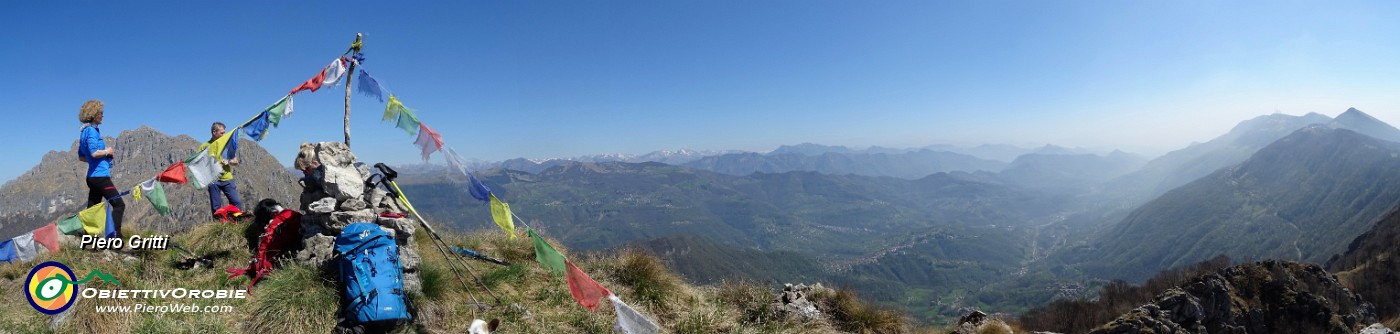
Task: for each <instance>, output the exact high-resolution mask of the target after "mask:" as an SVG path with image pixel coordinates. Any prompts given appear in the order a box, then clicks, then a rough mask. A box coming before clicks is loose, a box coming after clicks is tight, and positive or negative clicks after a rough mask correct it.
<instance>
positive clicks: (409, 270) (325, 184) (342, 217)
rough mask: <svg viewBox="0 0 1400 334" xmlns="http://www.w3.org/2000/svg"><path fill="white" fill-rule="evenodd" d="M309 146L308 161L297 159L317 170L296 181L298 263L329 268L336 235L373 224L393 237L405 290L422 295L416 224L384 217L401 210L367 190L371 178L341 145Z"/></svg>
mask: <svg viewBox="0 0 1400 334" xmlns="http://www.w3.org/2000/svg"><path fill="white" fill-rule="evenodd" d="M310 146H311V147H310V149H311V156H309V157H298V160H303V159H306V160H309V162H310V163H311V165H312V166H317V167H315V168H314V169H312V171H311V172H310V173H309V174H308V175H305V176H304V177H303V178H302V179H301V181H300V183H301V184H302V193H301V208H302V211H304V212H306V214H305V216H303V217H302V231H301V232H302V239H303V240H302V243H303V249H302V251H301V252H299V253H297V261H298V262H301V263H303V264H306V265H311V266H316V267H320V268H330V267H331V266H330V265H329V263H328V262H329V261H330V260H331V259H333V258H334V256H335V254H334V253H335V237H336V236H337V235H339V234H340V230H341V229H344V228H345V226H347V225H350V224H354V223H359V222H370V223H375V224H378V225H379V226H380V228H383V229H384V230H385V231H388V232H389V233H390V234H392V235H393V236H394V241H395V243H396V244H398V245H399V263H400V264H401V265H402V266H403V270H404V275H403V281H404V289H405V290H407V291H410V292H420V291H422V281H421V280H420V279H419V277H418V265H419V263H420V262H422V260H421V258H420V257H419V256H418V252H417V251H414V250H413V247H412V245H413V235H414V233H415V232H416V231H417V229H416V228H415V227H416V226H417V224H418V223H417V221H416V220H414V219H412V218H407V217H386V216H396V215H399V214H404V213H405V211H406V210H404V209H403V208H402V207H401V206H400V205H399V204H398V202H396V201H395V200H394V199H393V198H392V197H389V195H388V193H386V192H385V191H383V190H379V189H377V187H370V186H368V185H367V183H368V181H369V180H370V177H371V176H372V175H374V173H373V172H372V171H371V170H370V169H369V166H367V165H366V164H364V163H362V162H359V160H358V159H356V158H355V154H354V153H351V152H350V149H349V148H347V147H346V146H345V144H343V143H339V142H323V143H317V144H310ZM371 203H373V204H372V205H371ZM386 214H387V215H386Z"/></svg>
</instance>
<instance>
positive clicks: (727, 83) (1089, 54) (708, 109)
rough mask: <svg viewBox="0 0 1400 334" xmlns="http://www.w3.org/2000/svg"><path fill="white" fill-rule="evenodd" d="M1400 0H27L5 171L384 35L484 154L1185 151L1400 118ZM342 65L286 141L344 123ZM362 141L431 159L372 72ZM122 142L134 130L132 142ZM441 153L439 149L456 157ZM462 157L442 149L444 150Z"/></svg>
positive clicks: (174, 120)
mask: <svg viewBox="0 0 1400 334" xmlns="http://www.w3.org/2000/svg"><path fill="white" fill-rule="evenodd" d="M1397 7H1400V5H1397V3H1395V2H1384V1H1377V2H1327V3H1322V2H1302V1H1267V2H1265V1H1258V2H1253V1H1228V2H1226V1H1169V2H1168V1H1160V2H1120V1H1066V2H1058V1H1057V2H1051V1H1025V2H1002V1H874V2H859V1H723V0H721V1H694V2H680V1H587V2H584V1H560V2H543V1H450V2H430V3H429V2H424V3H413V4H389V3H384V2H356V1H338V2H301V1H293V2H278V3H273V2H254V3H241V2H236V3H235V2H204V1H187V2H175V1H162V2H144V1H136V2H127V1H120V2H113V1H100V2H83V3H69V2H59V3H49V2H32V1H31V2H20V3H11V4H8V5H7V6H6V9H5V10H4V11H0V31H3V33H0V78H3V79H0V115H3V116H5V117H7V118H8V119H9V124H10V125H9V126H8V127H7V130H6V131H3V133H0V142H4V143H7V145H5V146H4V147H5V148H4V153H5V154H4V155H5V162H4V163H0V180H8V179H12V178H14V177H15V176H17V175H19V174H20V173H23V172H24V171H25V170H27V169H28V168H29V167H31V166H33V164H35V163H37V162H38V160H39V158H40V157H41V156H42V155H43V154H44V153H45V152H48V151H50V150H65V149H67V148H68V147H69V145H70V144H71V143H72V141H73V140H74V139H75V138H76V137H77V126H78V124H77V121H76V114H77V109H78V107H79V106H80V105H81V104H82V102H83V101H85V100H88V99H93V98H96V99H102V100H104V101H105V103H106V105H107V108H106V109H107V119H106V124H104V126H103V130H104V132H105V133H107V134H112V135H115V134H116V133H117V132H118V131H120V130H123V129H132V128H135V127H138V126H140V125H150V126H152V127H155V128H156V129H158V130H160V131H162V132H165V133H167V134H172V135H174V134H188V135H191V136H194V137H196V138H200V139H205V138H206V137H207V133H208V130H207V128H208V124H209V123H210V122H213V121H223V122H225V123H233V122H240V121H243V120H246V119H248V118H249V117H251V116H253V115H254V114H256V113H257V112H258V111H260V110H261V109H262V108H264V107H266V106H267V105H268V104H271V103H272V102H274V101H275V100H277V99H278V98H280V97H281V96H282V95H284V94H285V93H286V92H287V91H288V90H290V89H291V88H292V87H294V86H296V85H297V84H299V83H300V82H302V81H304V80H306V79H308V78H309V77H311V76H312V75H314V74H315V72H316V71H317V70H319V69H320V68H321V67H322V66H325V64H326V63H328V62H330V60H331V59H333V58H334V57H336V56H338V55H340V53H341V52H343V51H344V50H345V48H346V47H347V46H348V43H349V42H350V41H351V40H352V39H353V37H354V34H355V33H356V32H362V33H364V34H365V36H366V37H365V38H366V40H365V54H366V56H367V58H368V60H367V61H366V62H365V66H366V67H367V68H368V69H369V72H370V74H372V75H373V76H375V77H376V78H377V79H378V80H379V81H380V82H381V83H383V84H385V85H386V86H388V88H389V89H391V90H392V91H393V92H395V93H396V94H398V95H399V96H400V97H401V99H402V101H403V102H404V103H405V104H406V105H408V106H409V107H410V108H414V109H416V110H418V112H419V116H420V118H421V119H422V120H423V122H424V123H427V124H428V125H429V126H432V127H434V128H436V129H438V130H439V131H441V132H442V134H443V137H444V139H445V140H446V141H447V144H448V146H451V147H455V148H456V150H457V151H458V152H460V153H462V154H463V155H464V156H466V157H470V158H478V159H484V160H503V159H509V158H515V157H527V158H546V157H567V156H576V155H584V154H597V153H618V152H620V153H645V152H649V151H654V150H661V149H678V148H692V149H742V150H753V151H766V150H771V149H773V148H775V147H777V146H779V145H783V144H796V143H802V142H814V143H821V144H831V145H848V146H868V145H881V146H892V147H912V146H923V145H929V144H935V143H954V144H981V143H1006V144H1016V145H1027V146H1029V145H1043V144H1046V143H1053V144H1058V145H1065V146H1084V147H1099V148H1124V149H1127V150H1130V151H1138V152H1148V153H1161V152H1164V151H1166V150H1170V149H1175V148H1180V147H1183V146H1185V145H1187V144H1189V143H1190V142H1192V141H1204V140H1208V139H1210V138H1212V137H1214V136H1217V135H1219V134H1221V133H1224V132H1225V131H1227V130H1228V129H1229V128H1230V127H1231V126H1233V125H1234V124H1235V123H1237V122H1239V121H1241V120H1243V119H1247V118H1250V117H1253V116H1257V115H1262V114H1268V113H1273V112H1275V111H1278V112H1283V113H1288V114H1295V115H1296V114H1302V113H1306V112H1320V113H1323V114H1326V115H1329V116H1334V115H1336V114H1338V113H1340V112H1341V111H1343V110H1345V109H1346V108H1348V107H1357V108H1359V109H1361V110H1363V111H1366V112H1368V113H1370V114H1372V115H1373V116H1376V117H1377V118H1380V119H1381V120H1383V121H1387V122H1391V123H1400V34H1396V33H1395V32H1397V31H1400V23H1397V22H1400V21H1397V20H1395V19H1394V18H1395V17H1400V15H1397V14H1400V11H1397ZM343 94H344V90H343V88H339V87H338V88H335V89H331V90H329V91H326V90H322V91H318V92H315V93H302V94H298V95H297V97H296V111H295V113H294V114H293V116H292V117H291V118H289V119H287V120H286V121H284V122H283V124H282V127H280V128H278V129H275V130H273V131H272V132H271V134H270V135H269V138H268V139H266V140H265V141H263V143H262V144H263V146H265V147H267V148H268V149H269V150H270V151H271V152H272V153H273V154H274V155H276V156H277V157H278V158H279V159H280V160H282V162H283V163H284V164H289V163H290V160H291V158H292V157H293V156H294V155H295V150H296V147H297V145H298V144H300V143H301V142H306V141H339V140H341V138H342V135H341V115H342V99H343V98H344V96H343ZM353 99H354V102H353V104H352V109H353V110H354V118H353V119H352V121H351V126H352V129H351V135H352V140H353V142H352V144H353V146H354V151H355V152H356V154H357V155H359V156H360V157H361V158H362V160H367V161H372V162H378V161H385V162H391V163H416V162H418V161H419V159H418V157H417V153H416V152H415V147H414V146H412V144H411V142H412V140H413V138H411V137H408V136H407V135H406V134H404V133H403V132H400V131H399V130H397V129H395V128H394V127H393V125H392V124H391V123H385V122H381V121H380V120H379V117H380V115H381V114H382V110H383V107H384V106H383V104H381V103H379V102H377V101H374V100H373V99H370V98H367V97H364V96H361V95H356V96H354V97H353ZM118 149H120V148H118ZM435 159H440V158H437V157H435ZM435 161H441V160H435Z"/></svg>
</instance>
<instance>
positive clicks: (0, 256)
mask: <svg viewBox="0 0 1400 334" xmlns="http://www.w3.org/2000/svg"><path fill="white" fill-rule="evenodd" d="M14 260H15V242H14V241H13V240H5V241H0V261H5V262H11V261H14Z"/></svg>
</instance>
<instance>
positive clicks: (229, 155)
mask: <svg viewBox="0 0 1400 334" xmlns="http://www.w3.org/2000/svg"><path fill="white" fill-rule="evenodd" d="M232 133H234V137H232V138H228V144H227V145H224V152H223V154H221V155H220V158H223V159H225V161H231V159H234V158H237V157H238V138H241V137H242V133H239V131H238V129H234V131H232ZM225 136H227V134H225Z"/></svg>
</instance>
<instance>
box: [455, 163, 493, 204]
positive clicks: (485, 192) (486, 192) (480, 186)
mask: <svg viewBox="0 0 1400 334" xmlns="http://www.w3.org/2000/svg"><path fill="white" fill-rule="evenodd" d="M462 171H463V172H466V173H467V179H470V180H471V183H472V184H471V191H470V192H471V194H472V197H473V198H476V199H477V200H479V201H482V202H485V201H489V200H490V199H491V188H487V187H486V184H485V183H481V179H478V178H476V175H475V174H472V172H467V171H466V170H462Z"/></svg>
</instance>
